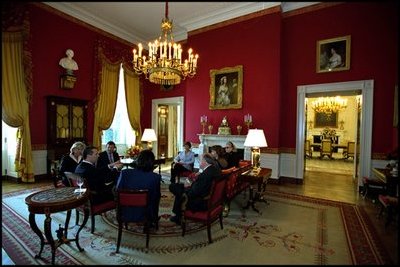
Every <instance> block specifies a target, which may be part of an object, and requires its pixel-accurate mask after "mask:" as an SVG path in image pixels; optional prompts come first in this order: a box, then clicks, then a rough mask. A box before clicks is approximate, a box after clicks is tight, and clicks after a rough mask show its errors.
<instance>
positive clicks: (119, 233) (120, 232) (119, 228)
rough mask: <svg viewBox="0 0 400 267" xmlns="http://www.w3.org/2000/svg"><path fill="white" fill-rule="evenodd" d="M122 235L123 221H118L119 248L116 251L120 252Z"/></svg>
mask: <svg viewBox="0 0 400 267" xmlns="http://www.w3.org/2000/svg"><path fill="white" fill-rule="evenodd" d="M121 235H122V222H119V223H118V237H117V250H116V251H115V253H118V252H119V246H120V245H121Z"/></svg>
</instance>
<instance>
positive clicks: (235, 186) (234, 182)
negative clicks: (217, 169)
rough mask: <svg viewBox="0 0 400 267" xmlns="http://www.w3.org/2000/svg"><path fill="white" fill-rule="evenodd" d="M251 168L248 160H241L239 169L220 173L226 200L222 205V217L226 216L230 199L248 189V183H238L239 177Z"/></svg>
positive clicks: (233, 168)
mask: <svg viewBox="0 0 400 267" xmlns="http://www.w3.org/2000/svg"><path fill="white" fill-rule="evenodd" d="M250 168H251V162H250V161H249V160H241V161H240V162H239V168H237V167H232V168H230V169H227V170H223V171H222V175H223V176H224V177H225V179H226V198H225V203H224V216H228V214H229V210H230V204H231V201H232V199H233V198H234V197H235V196H236V195H238V194H239V193H241V192H243V191H245V190H246V189H247V188H248V187H249V185H250V184H249V183H248V182H243V181H240V179H238V178H239V176H240V175H241V174H242V173H243V172H245V171H247V170H249V169H250Z"/></svg>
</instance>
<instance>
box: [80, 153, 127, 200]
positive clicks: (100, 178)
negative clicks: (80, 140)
mask: <svg viewBox="0 0 400 267" xmlns="http://www.w3.org/2000/svg"><path fill="white" fill-rule="evenodd" d="M98 157H99V152H98V150H97V148H96V147H93V146H88V147H86V148H85V150H84V151H83V160H82V161H81V163H79V164H78V166H77V167H76V169H75V173H76V174H79V175H81V176H82V177H83V178H85V179H86V181H87V183H88V187H89V189H90V190H91V191H96V193H95V194H92V199H91V200H92V203H93V204H99V203H103V202H106V201H108V200H113V199H114V194H113V191H112V189H113V187H114V185H115V180H114V179H113V178H112V177H111V176H110V174H112V173H114V176H116V175H118V172H119V171H118V170H119V169H121V168H122V164H121V163H117V162H114V163H111V164H108V165H106V166H103V167H100V168H99V167H96V166H95V165H96V162H97V159H98ZM110 168H111V169H112V170H111V171H110Z"/></svg>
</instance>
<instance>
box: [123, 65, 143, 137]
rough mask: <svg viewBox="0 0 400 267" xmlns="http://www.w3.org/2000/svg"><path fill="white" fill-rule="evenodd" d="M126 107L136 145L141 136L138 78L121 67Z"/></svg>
mask: <svg viewBox="0 0 400 267" xmlns="http://www.w3.org/2000/svg"><path fill="white" fill-rule="evenodd" d="M123 70H124V82H125V97H126V107H127V109H128V118H129V122H130V124H131V126H132V128H133V129H134V130H135V131H136V143H138V140H140V138H141V136H142V129H141V126H140V110H141V106H140V102H141V101H140V84H139V77H138V76H137V75H136V74H135V73H134V72H133V71H132V70H130V69H129V68H126V67H125V66H123Z"/></svg>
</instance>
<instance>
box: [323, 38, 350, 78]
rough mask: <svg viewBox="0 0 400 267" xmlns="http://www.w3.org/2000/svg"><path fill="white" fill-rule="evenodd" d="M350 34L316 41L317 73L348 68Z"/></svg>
mask: <svg viewBox="0 0 400 267" xmlns="http://www.w3.org/2000/svg"><path fill="white" fill-rule="evenodd" d="M350 43H351V36H350V35H346V36H342V37H337V38H332V39H326V40H321V41H317V63H316V66H317V73H321V72H332V71H343V70H349V69H350Z"/></svg>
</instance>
